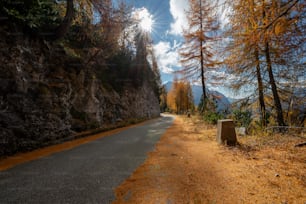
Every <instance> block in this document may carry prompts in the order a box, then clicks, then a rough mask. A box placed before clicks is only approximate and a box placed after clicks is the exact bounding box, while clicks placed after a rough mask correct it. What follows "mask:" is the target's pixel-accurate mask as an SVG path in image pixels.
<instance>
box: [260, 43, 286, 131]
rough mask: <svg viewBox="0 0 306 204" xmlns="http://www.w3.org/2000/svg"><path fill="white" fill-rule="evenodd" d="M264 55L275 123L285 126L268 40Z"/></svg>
mask: <svg viewBox="0 0 306 204" xmlns="http://www.w3.org/2000/svg"><path fill="white" fill-rule="evenodd" d="M265 55H266V61H267V69H268V73H269V80H270V81H269V83H270V85H271V88H272V93H273V98H274V105H275V108H276V114H277V116H276V118H277V123H278V125H279V126H285V122H284V118H283V110H282V104H281V102H280V98H279V95H278V91H277V86H276V83H275V79H274V75H273V70H272V63H271V58H270V46H269V42H265Z"/></svg>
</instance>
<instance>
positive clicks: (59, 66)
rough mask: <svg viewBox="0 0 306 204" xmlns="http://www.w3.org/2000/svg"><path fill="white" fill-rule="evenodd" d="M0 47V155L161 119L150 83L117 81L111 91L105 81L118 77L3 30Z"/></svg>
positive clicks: (56, 48)
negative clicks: (78, 134)
mask: <svg viewBox="0 0 306 204" xmlns="http://www.w3.org/2000/svg"><path fill="white" fill-rule="evenodd" d="M0 47H1V48H2V49H1V50H0V141H1V143H0V156H1V155H9V154H13V153H15V152H17V151H28V150H31V149H34V148H38V147H41V146H45V145H48V144H53V143H55V142H57V141H62V140H66V139H71V138H73V137H74V136H73V135H75V133H76V132H80V131H85V130H89V129H95V128H109V127H116V125H118V124H119V122H120V123H124V122H127V121H130V120H144V119H149V118H152V117H157V116H159V113H160V110H159V101H158V96H157V94H156V91H155V90H154V86H153V85H152V82H149V81H148V80H143V82H142V83H141V84H138V85H133V84H129V83H117V82H116V81H115V82H114V84H117V87H116V89H115V88H113V86H111V85H109V84H108V82H107V81H103V79H104V78H107V77H108V78H110V77H109V75H110V74H113V75H112V78H114V79H118V80H121V78H120V77H119V76H117V75H116V74H117V72H114V71H111V70H109V69H108V68H107V67H105V66H104V65H103V66H102V65H99V64H91V65H86V66H85V65H84V64H85V63H84V61H82V59H81V58H78V57H73V56H71V55H69V53H67V51H66V50H65V49H64V47H63V46H61V45H60V44H58V43H53V44H52V43H49V42H46V41H43V40H41V39H37V38H28V37H25V36H23V35H21V36H18V35H16V36H14V35H11V34H10V33H8V32H6V31H5V30H3V29H2V30H0ZM113 66H114V67H112V69H113V70H115V69H116V65H113ZM132 68H133V67H132ZM101 70H102V71H101ZM144 73H148V74H150V73H151V72H150V70H147V71H145V72H144Z"/></svg>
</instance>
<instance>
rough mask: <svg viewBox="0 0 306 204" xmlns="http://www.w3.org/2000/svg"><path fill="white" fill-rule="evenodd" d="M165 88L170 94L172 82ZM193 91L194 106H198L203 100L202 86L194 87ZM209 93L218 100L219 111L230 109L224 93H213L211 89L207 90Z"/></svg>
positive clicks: (167, 83) (192, 87) (166, 84)
mask: <svg viewBox="0 0 306 204" xmlns="http://www.w3.org/2000/svg"><path fill="white" fill-rule="evenodd" d="M164 86H165V87H166V90H167V92H169V91H170V90H171V88H172V81H168V82H166V83H165V84H164ZM191 89H192V94H193V101H194V104H195V105H196V106H197V105H198V104H199V103H200V100H201V96H202V86H198V85H192V86H191ZM207 92H208V95H209V96H210V97H214V98H215V99H216V100H217V103H218V105H217V106H218V107H217V111H223V110H226V109H228V108H229V107H230V104H231V103H230V101H229V100H228V99H227V98H226V96H224V95H223V94H222V93H220V92H218V91H212V90H209V89H208V90H207Z"/></svg>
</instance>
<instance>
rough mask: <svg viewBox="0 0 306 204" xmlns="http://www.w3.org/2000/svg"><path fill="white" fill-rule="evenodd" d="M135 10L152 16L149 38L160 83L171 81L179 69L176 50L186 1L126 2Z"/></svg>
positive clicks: (142, 0) (139, 0)
mask: <svg viewBox="0 0 306 204" xmlns="http://www.w3.org/2000/svg"><path fill="white" fill-rule="evenodd" d="M125 2H126V3H127V4H129V5H131V6H133V7H135V8H145V9H147V10H148V12H149V13H150V14H152V16H153V20H154V24H153V29H152V33H151V37H152V39H153V43H154V51H155V55H156V57H157V61H158V65H159V68H160V71H161V77H162V81H163V82H166V81H171V80H172V79H173V74H172V73H171V72H173V71H174V70H177V69H179V68H180V63H179V60H180V59H179V55H178V52H177V51H178V49H179V47H180V46H181V44H182V42H183V37H182V34H181V32H180V31H181V28H182V26H183V24H184V23H185V24H186V20H185V19H184V16H185V15H184V10H185V9H186V8H188V0H126V1H125Z"/></svg>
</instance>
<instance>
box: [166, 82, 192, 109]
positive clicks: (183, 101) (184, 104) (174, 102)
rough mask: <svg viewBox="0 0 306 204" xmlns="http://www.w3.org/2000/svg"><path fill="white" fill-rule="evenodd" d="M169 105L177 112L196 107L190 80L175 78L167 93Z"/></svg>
mask: <svg viewBox="0 0 306 204" xmlns="http://www.w3.org/2000/svg"><path fill="white" fill-rule="evenodd" d="M167 106H168V107H169V109H170V110H172V111H174V112H176V113H177V114H182V113H185V112H187V111H191V110H193V109H194V104H193V94H192V89H191V86H190V83H189V82H188V81H184V80H178V79H177V78H175V79H174V81H173V84H172V88H171V90H170V91H169V93H168V95H167Z"/></svg>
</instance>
